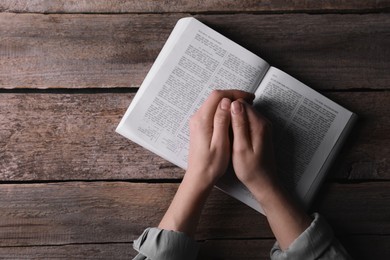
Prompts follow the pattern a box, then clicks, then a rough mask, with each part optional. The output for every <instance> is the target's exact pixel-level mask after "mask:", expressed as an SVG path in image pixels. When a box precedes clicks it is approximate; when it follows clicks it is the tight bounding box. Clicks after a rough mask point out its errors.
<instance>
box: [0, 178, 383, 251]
mask: <svg viewBox="0 0 390 260" xmlns="http://www.w3.org/2000/svg"><path fill="white" fill-rule="evenodd" d="M177 187H178V184H167V183H165V184H145V183H125V182H63V183H47V184H1V185H0V197H1V198H2V199H1V200H0V208H1V211H0V223H1V225H0V238H1V239H0V246H2V247H7V246H28V245H29V246H33V245H58V244H60V245H63V244H80V243H88V244H91V243H92V244H93V243H118V242H121V243H128V242H131V241H132V240H133V239H135V238H137V237H138V236H139V235H140V234H141V232H142V230H143V229H144V228H146V227H148V226H155V225H157V224H158V222H159V220H160V219H161V217H162V216H163V214H164V212H165V210H166V209H167V207H168V205H169V203H170V201H171V199H172V197H173V195H174V193H175V191H176V189H177ZM389 188H390V183H389V182H378V183H376V182H373V183H360V184H332V185H329V186H328V187H327V188H326V189H323V192H322V193H323V194H324V195H323V196H322V197H321V198H320V199H318V200H317V203H316V205H317V209H318V211H319V212H321V213H322V214H323V215H325V216H326V217H327V218H328V219H329V221H330V223H331V224H332V225H333V227H334V228H335V230H336V233H337V234H339V235H341V236H343V235H359V234H372V235H389V234H390V223H389V221H388V220H389V218H390V189H389ZM272 237H273V236H272V233H271V231H270V229H269V227H268V224H267V222H266V220H265V218H264V216H262V215H261V214H259V213H257V212H255V211H254V210H252V209H250V208H249V207H247V206H245V205H244V204H242V203H240V202H238V201H237V200H235V199H233V198H231V197H229V196H227V195H226V194H224V193H222V192H220V191H219V190H217V189H214V190H213V192H212V194H211V196H210V198H209V200H208V202H207V204H206V206H205V208H204V211H203V215H202V218H201V221H200V225H199V228H198V235H197V239H200V240H205V239H206V240H210V239H211V240H213V239H245V238H246V239H253V238H272Z"/></svg>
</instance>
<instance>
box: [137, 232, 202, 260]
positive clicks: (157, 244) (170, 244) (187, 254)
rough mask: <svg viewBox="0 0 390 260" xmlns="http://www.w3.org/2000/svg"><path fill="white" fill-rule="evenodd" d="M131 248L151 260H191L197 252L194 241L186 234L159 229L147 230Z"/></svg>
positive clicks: (197, 247) (197, 248) (196, 245)
mask: <svg viewBox="0 0 390 260" xmlns="http://www.w3.org/2000/svg"><path fill="white" fill-rule="evenodd" d="M133 248H134V249H135V250H137V251H138V252H139V253H140V254H142V255H143V256H145V257H147V259H152V260H157V259H158V260H176V259H189V260H193V259H196V257H197V254H198V250H199V246H198V244H197V243H196V241H195V240H194V239H192V238H190V237H189V236H187V235H186V234H184V233H182V232H175V231H169V230H164V229H159V228H147V229H146V230H145V231H144V232H143V233H142V235H141V236H140V237H139V238H138V239H137V240H135V241H134V244H133ZM137 257H140V256H137ZM137 257H136V258H135V259H137ZM138 259H140V258H138ZM141 259H142V258H141Z"/></svg>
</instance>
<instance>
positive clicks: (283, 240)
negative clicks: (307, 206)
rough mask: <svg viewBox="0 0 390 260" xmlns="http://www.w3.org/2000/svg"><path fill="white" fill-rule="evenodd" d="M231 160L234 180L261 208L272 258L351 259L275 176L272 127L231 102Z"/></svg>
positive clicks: (326, 227) (321, 221)
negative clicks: (270, 237)
mask: <svg viewBox="0 0 390 260" xmlns="http://www.w3.org/2000/svg"><path fill="white" fill-rule="evenodd" d="M231 111H232V127H233V134H234V139H233V152H232V161H233V167H234V170H235V172H236V175H237V177H238V178H239V179H240V180H241V181H242V182H243V183H244V184H245V185H246V186H247V187H248V189H249V190H250V191H251V192H252V194H253V195H254V196H255V198H256V199H257V201H258V202H259V203H260V204H261V206H262V208H263V209H264V211H265V213H266V216H267V220H268V222H269V224H270V227H271V229H272V232H273V233H274V235H275V237H276V239H277V241H278V243H276V244H275V245H274V247H273V248H272V250H271V259H319V258H321V259H351V258H350V256H349V255H348V253H347V252H346V251H345V249H344V248H343V246H342V245H341V244H340V243H339V242H338V241H337V239H336V238H335V236H334V234H333V231H332V229H331V228H330V227H329V225H328V224H327V223H326V221H325V220H324V219H322V218H321V217H320V216H319V215H318V214H314V220H312V219H311V218H310V217H309V216H308V215H307V214H306V213H305V211H304V210H303V209H302V208H301V207H299V205H298V204H296V203H295V201H293V199H292V198H291V196H289V194H288V193H287V192H286V191H285V190H284V188H283V187H282V186H281V185H280V182H279V181H278V180H277V177H276V169H275V168H276V167H275V161H274V155H273V147H272V136H271V124H270V123H269V122H268V120H267V119H266V118H264V117H262V116H261V115H259V114H257V113H256V111H255V110H254V109H253V108H252V107H251V106H249V105H248V104H246V103H245V102H240V101H234V102H233V103H232V108H231Z"/></svg>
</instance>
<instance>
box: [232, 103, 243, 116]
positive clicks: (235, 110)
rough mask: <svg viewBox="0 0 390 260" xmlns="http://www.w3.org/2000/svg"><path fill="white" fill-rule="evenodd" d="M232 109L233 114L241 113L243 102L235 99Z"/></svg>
mask: <svg viewBox="0 0 390 260" xmlns="http://www.w3.org/2000/svg"><path fill="white" fill-rule="evenodd" d="M232 111H233V114H239V113H241V111H242V104H241V102H240V101H234V102H233V103H232Z"/></svg>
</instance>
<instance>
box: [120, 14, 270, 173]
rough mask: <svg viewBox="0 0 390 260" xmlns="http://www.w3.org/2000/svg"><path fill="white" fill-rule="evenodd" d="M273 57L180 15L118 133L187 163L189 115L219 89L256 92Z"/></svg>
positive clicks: (170, 157) (179, 161)
mask: <svg viewBox="0 0 390 260" xmlns="http://www.w3.org/2000/svg"><path fill="white" fill-rule="evenodd" d="M268 68H269V65H268V63H267V62H265V61H264V60H263V59H261V58H259V57H258V56H256V55H255V54H253V53H251V52H249V51H248V50H246V49H244V48H243V47H241V46H239V45H238V44H236V43H234V42H233V41H231V40H229V39H228V38H226V37H224V36H223V35H221V34H219V33H218V32H216V31H214V30H212V29H211V28H209V27H207V26H206V25H204V24H202V23H201V22H199V21H197V20H196V19H194V18H183V19H181V20H179V22H178V23H177V25H176V27H175V29H174V30H173V32H172V33H171V35H170V37H169V39H168V41H167V42H166V44H165V45H164V48H163V49H162V51H161V52H160V54H159V56H158V58H157V60H156V62H155V64H154V65H153V67H152V69H151V70H150V72H149V73H148V75H147V77H146V78H145V80H144V82H143V83H142V85H141V87H140V89H139V91H138V92H137V94H136V96H135V98H134V100H133V102H132V104H131V105H130V106H129V108H128V110H127V112H126V114H125V116H124V117H123V119H122V121H121V122H120V124H119V125H118V127H117V132H118V133H120V134H122V135H123V136H125V137H127V138H129V139H131V140H132V141H134V142H136V143H138V144H140V145H141V146H144V147H145V148H147V149H149V150H151V151H153V152H154V153H156V154H158V155H159V156H161V157H163V158H165V159H167V160H168V161H170V162H172V163H174V164H176V165H178V166H179V167H182V168H184V169H185V168H186V167H187V156H188V148H189V124H188V122H189V118H190V117H191V116H192V114H193V113H194V112H195V111H196V110H197V109H198V108H199V106H200V105H201V104H202V103H203V102H204V100H205V99H206V98H207V97H208V96H209V94H210V92H211V91H212V90H214V89H241V90H244V91H248V92H252V93H254V92H255V89H256V88H257V86H258V85H259V83H260V81H261V79H262V78H263V76H264V75H265V73H266V72H267V70H268Z"/></svg>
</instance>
